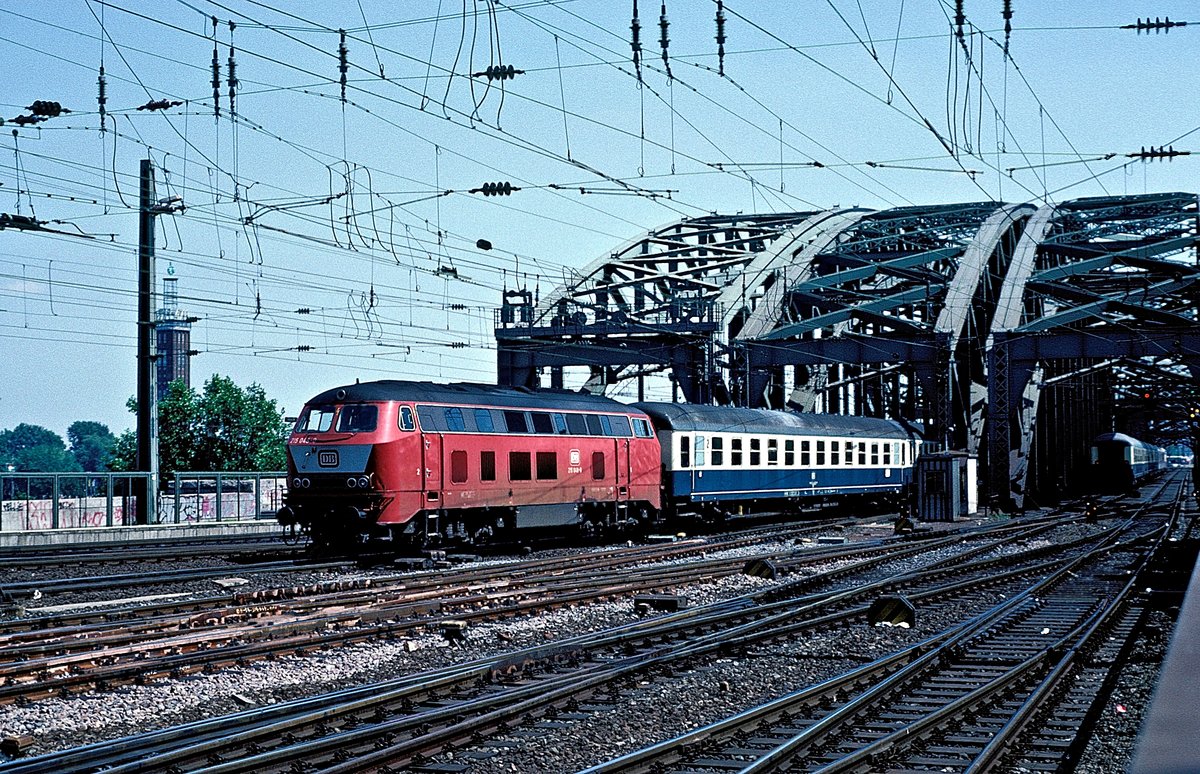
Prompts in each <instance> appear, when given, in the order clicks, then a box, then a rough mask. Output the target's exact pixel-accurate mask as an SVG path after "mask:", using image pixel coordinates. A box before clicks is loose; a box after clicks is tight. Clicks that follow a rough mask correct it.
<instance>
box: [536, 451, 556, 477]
mask: <svg viewBox="0 0 1200 774" xmlns="http://www.w3.org/2000/svg"><path fill="white" fill-rule="evenodd" d="M537 477H538V481H554V480H555V479H557V478H558V455H557V454H555V453H554V452H552V451H549V452H538V453H537Z"/></svg>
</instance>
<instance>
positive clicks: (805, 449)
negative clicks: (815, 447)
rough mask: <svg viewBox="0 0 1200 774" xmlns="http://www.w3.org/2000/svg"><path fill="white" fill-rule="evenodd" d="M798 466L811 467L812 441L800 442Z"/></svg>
mask: <svg viewBox="0 0 1200 774" xmlns="http://www.w3.org/2000/svg"><path fill="white" fill-rule="evenodd" d="M800 465H801V466H802V467H806V468H807V467H808V466H809V465H812V441H801V442H800Z"/></svg>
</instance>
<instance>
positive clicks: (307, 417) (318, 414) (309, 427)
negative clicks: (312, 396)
mask: <svg viewBox="0 0 1200 774" xmlns="http://www.w3.org/2000/svg"><path fill="white" fill-rule="evenodd" d="M333 412H334V407H333V406H313V407H312V408H310V409H309V410H307V411H305V412H304V413H303V414H301V415H300V420H299V421H298V422H296V432H297V433H324V432H325V431H326V430H328V429H329V428H330V427H332V426H333Z"/></svg>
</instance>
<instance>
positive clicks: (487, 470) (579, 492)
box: [278, 381, 662, 544]
mask: <svg viewBox="0 0 1200 774" xmlns="http://www.w3.org/2000/svg"><path fill="white" fill-rule="evenodd" d="M661 465H662V463H661V450H660V448H659V443H658V439H657V438H656V437H655V433H654V430H653V428H652V427H651V423H650V419H649V417H648V416H647V415H646V414H645V413H643V412H642V411H640V410H638V409H636V408H634V407H632V406H626V405H623V404H621V403H618V402H616V401H613V400H610V399H608V398H603V397H599V396H594V395H586V394H581V393H574V392H567V391H561V390H538V391H537V392H536V393H534V392H532V391H529V390H524V389H519V388H508V387H492V386H488V385H478V384H445V385H442V384H429V383H424V382H404V381H378V382H367V383H362V384H353V385H347V386H344V387H337V388H334V389H332V390H327V391H326V392H323V393H321V394H320V395H317V396H316V397H315V398H313V399H312V400H310V401H309V402H308V403H307V404H306V405H305V407H304V411H303V413H302V414H301V415H300V418H299V419H298V421H297V422H296V426H295V428H294V430H293V431H292V434H291V437H290V439H289V440H288V474H289V479H290V484H291V486H290V487H289V492H288V495H287V497H286V502H285V505H284V507H283V508H281V509H280V511H279V514H278V518H279V521H280V523H281V524H284V525H285V526H287V525H298V526H299V527H300V528H301V529H303V530H304V531H306V532H308V533H309V534H311V535H312V537H313V539H314V540H315V541H317V542H318V543H325V544H339V543H347V542H353V541H360V542H361V541H365V540H369V539H383V540H390V539H396V540H405V541H410V542H413V543H416V544H420V543H426V542H436V541H438V540H441V539H445V540H456V541H460V540H461V541H474V540H481V539H486V538H488V537H491V536H492V535H495V534H498V533H501V532H505V531H508V530H512V529H518V528H529V527H546V528H554V527H564V526H567V525H574V526H578V527H581V528H583V529H585V530H599V529H609V528H617V527H622V526H633V525H635V524H638V523H640V522H642V521H644V520H645V519H647V518H648V517H649V516H650V515H652V514H654V513H657V512H658V511H659V509H660V508H661V506H662V503H661V492H660V480H661Z"/></svg>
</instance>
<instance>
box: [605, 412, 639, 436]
mask: <svg viewBox="0 0 1200 774" xmlns="http://www.w3.org/2000/svg"><path fill="white" fill-rule="evenodd" d="M608 421H609V423H610V424H611V425H612V430H613V435H615V436H616V437H618V438H628V437H630V436H631V435H633V430H632V429H631V428H630V427H629V417H622V416H611V417H609V418H608Z"/></svg>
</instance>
